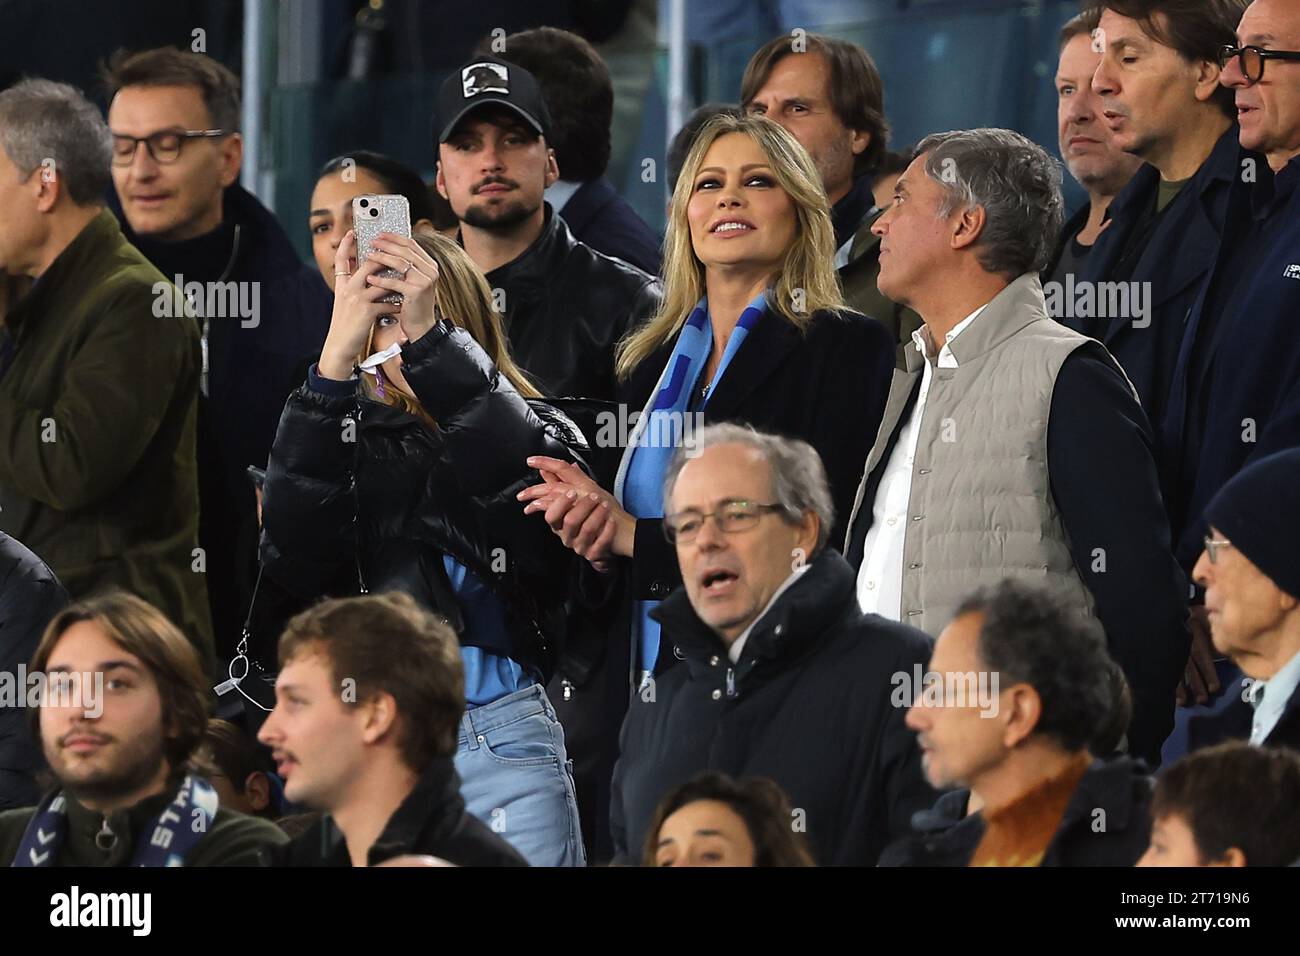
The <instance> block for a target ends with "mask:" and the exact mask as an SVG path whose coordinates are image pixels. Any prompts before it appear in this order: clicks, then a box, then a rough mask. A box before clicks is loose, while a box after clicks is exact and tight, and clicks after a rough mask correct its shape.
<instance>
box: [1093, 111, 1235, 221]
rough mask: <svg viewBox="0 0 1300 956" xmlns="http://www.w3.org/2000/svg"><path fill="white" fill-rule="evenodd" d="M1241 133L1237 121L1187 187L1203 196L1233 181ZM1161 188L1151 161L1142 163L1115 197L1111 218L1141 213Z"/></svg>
mask: <svg viewBox="0 0 1300 956" xmlns="http://www.w3.org/2000/svg"><path fill="white" fill-rule="evenodd" d="M1240 136H1241V130H1240V128H1239V127H1238V126H1237V124H1236V123H1235V122H1234V123H1233V124H1232V125H1231V126H1229V127H1228V129H1227V131H1226V132H1225V133H1224V134H1223V135H1222V136H1220V137H1219V139H1218V142H1216V143H1215V144H1214V149H1212V150H1211V151H1210V155H1209V156H1208V157H1206V160H1205V162H1203V163H1201V167H1200V169H1198V170H1197V171H1196V173H1195V175H1194V176H1192V181H1191V182H1190V183H1188V184H1187V185H1186V186H1185V187H1184V189H1187V190H1189V191H1190V192H1191V193H1192V194H1194V195H1196V196H1197V197H1200V196H1202V195H1204V193H1205V192H1206V190H1208V189H1209V188H1210V187H1211V186H1213V185H1214V184H1215V183H1231V182H1233V181H1234V180H1235V179H1236V178H1237V170H1238V166H1237V154H1238V151H1239V149H1240ZM1159 188H1160V171H1159V170H1157V169H1156V168H1155V167H1154V166H1152V165H1150V164H1146V165H1144V166H1142V167H1141V168H1140V169H1139V170H1138V171H1137V173H1135V174H1134V176H1133V178H1132V180H1130V181H1129V184H1128V185H1127V186H1125V187H1124V188H1123V189H1122V190H1121V191H1120V194H1119V195H1118V196H1116V197H1115V200H1114V202H1113V203H1112V204H1111V209H1110V213H1111V216H1112V218H1120V217H1124V218H1125V219H1128V218H1129V217H1130V216H1136V215H1137V214H1140V213H1141V212H1142V211H1143V210H1144V209H1145V208H1146V206H1147V205H1150V204H1153V203H1154V202H1155V194H1156V190H1157V189H1159Z"/></svg>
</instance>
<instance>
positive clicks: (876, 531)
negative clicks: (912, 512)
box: [858, 303, 987, 621]
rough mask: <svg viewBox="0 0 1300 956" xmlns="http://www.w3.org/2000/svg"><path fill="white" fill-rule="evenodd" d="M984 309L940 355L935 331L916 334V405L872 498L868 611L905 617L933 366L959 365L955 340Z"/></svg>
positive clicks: (861, 588)
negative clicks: (916, 483) (921, 360)
mask: <svg viewBox="0 0 1300 956" xmlns="http://www.w3.org/2000/svg"><path fill="white" fill-rule="evenodd" d="M985 308H987V303H986V304H985V305H982V306H980V307H979V308H978V309H976V310H975V311H974V312H972V313H971V314H970V315H968V316H966V318H964V319H962V320H961V321H960V322H958V323H957V324H956V325H955V326H953V329H952V331H951V332H949V333H948V334H947V335H946V336H945V337H944V342H943V348H942V349H940V350H939V357H938V359H937V360H934V359H933V358H932V355H931V353H932V352H933V348H932V343H931V342H930V330H929V329H928V328H927V327H926V326H921V328H919V329H917V330H916V331H915V332H913V333H912V341H913V342H915V343H916V347H917V349H918V350H919V351H920V353H921V355H923V356H924V357H925V360H926V361H925V367H924V369H923V370H922V372H921V391H920V392H919V393H918V394H917V396H916V406H915V407H914V408H913V409H912V415H911V417H910V418H908V420H907V423H906V424H904V425H903V428H902V430H901V431H900V432H899V433H898V441H897V443H896V444H895V445H894V451H893V453H892V454H890V456H889V461H888V462H887V463H886V464H885V471H884V473H883V474H882V475H881V476H880V485H879V487H878V488H877V489H876V499H875V501H873V502H872V503H871V528H870V529H869V530H868V531H867V540H866V541H865V542H864V544H863V547H862V566H861V567H860V568H859V569H858V603H859V604H861V605H862V610H863V611H865V612H866V613H868V614H879V615H881V616H882V617H887V618H889V619H890V620H894V621H897V620H899V619H900V618H901V617H902V603H903V539H904V537H905V535H906V534H907V503H908V500H909V499H910V498H911V495H912V460H913V459H914V458H915V457H916V443H917V440H918V439H919V438H920V437H921V418H922V416H924V415H925V397H926V395H928V394H929V392H930V379H931V378H932V376H933V375H934V366H935V365H937V366H938V367H939V368H956V367H957V357H956V356H955V355H953V354H952V349H951V348H950V346H951V345H952V342H953V339H955V338H957V336H959V335H961V333H962V332H963V331H965V329H966V327H967V326H968V325H970V324H971V323H972V322H974V321H975V319H976V318H977V317H978V316H979V314H980V313H981V312H983V311H984V309H985Z"/></svg>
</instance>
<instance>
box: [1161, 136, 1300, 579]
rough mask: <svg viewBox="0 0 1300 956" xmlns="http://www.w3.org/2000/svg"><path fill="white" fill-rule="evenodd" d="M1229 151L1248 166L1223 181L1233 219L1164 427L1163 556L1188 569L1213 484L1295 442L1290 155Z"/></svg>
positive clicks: (1296, 195) (1296, 209) (1297, 205)
mask: <svg viewBox="0 0 1300 956" xmlns="http://www.w3.org/2000/svg"><path fill="white" fill-rule="evenodd" d="M1240 157H1241V160H1240V162H1241V163H1245V162H1247V161H1248V160H1249V161H1252V162H1254V163H1255V164H1256V166H1255V169H1256V175H1255V176H1254V177H1253V178H1252V180H1251V181H1250V182H1244V181H1242V177H1240V176H1238V177H1237V178H1236V180H1235V181H1234V183H1233V186H1232V202H1231V207H1232V209H1233V210H1234V214H1239V212H1238V211H1244V213H1240V214H1242V215H1243V218H1244V219H1245V222H1240V223H1239V222H1234V223H1232V224H1231V225H1232V227H1233V228H1234V232H1233V233H1231V234H1230V235H1229V237H1227V238H1225V241H1224V244H1223V246H1222V248H1221V249H1220V250H1219V258H1218V261H1217V264H1216V266H1215V270H1214V274H1213V278H1212V279H1211V280H1210V281H1209V282H1207V283H1206V285H1205V287H1204V288H1203V289H1202V291H1201V295H1200V297H1199V298H1198V300H1197V302H1196V305H1195V307H1194V308H1193V310H1192V315H1191V317H1190V318H1189V319H1188V323H1187V328H1188V332H1187V341H1186V342H1184V344H1183V350H1182V353H1181V355H1180V356H1179V364H1178V368H1177V370H1176V373H1175V382H1174V386H1175V388H1174V393H1173V401H1172V402H1171V406H1170V414H1169V417H1168V420H1167V421H1166V424H1165V436H1164V439H1165V445H1166V446H1167V448H1168V451H1167V452H1166V459H1167V460H1169V461H1170V462H1171V463H1176V467H1175V465H1173V464H1171V466H1170V468H1169V471H1170V477H1169V479H1168V486H1169V487H1168V490H1167V493H1166V497H1167V498H1168V499H1169V503H1170V511H1171V517H1172V520H1171V524H1172V526H1173V530H1174V534H1175V538H1174V543H1175V552H1174V553H1175V554H1176V556H1177V557H1178V560H1179V561H1180V562H1181V563H1182V565H1183V567H1184V568H1186V569H1188V570H1190V569H1191V568H1192V567H1193V566H1194V565H1195V564H1196V559H1197V558H1199V557H1200V555H1201V551H1202V549H1203V544H1202V542H1203V539H1204V537H1205V535H1206V533H1207V532H1208V530H1209V529H1208V527H1207V526H1206V524H1205V520H1204V517H1203V516H1204V512H1205V507H1206V506H1207V505H1208V504H1209V503H1210V500H1211V499H1212V498H1213V497H1214V496H1215V494H1217V493H1218V491H1219V489H1221V488H1222V487H1223V486H1224V485H1225V484H1227V482H1228V481H1229V479H1231V478H1232V477H1233V476H1234V475H1235V474H1237V472H1239V471H1240V470H1241V469H1242V468H1245V467H1246V466H1247V465H1249V464H1251V463H1252V462H1255V461H1258V460H1259V459H1260V458H1263V457H1265V456H1267V455H1271V454H1274V453H1275V452H1279V451H1283V450H1285V449H1288V448H1297V447H1300V335H1297V334H1296V332H1297V326H1296V316H1297V314H1298V313H1300V281H1298V280H1300V160H1292V161H1291V162H1290V164H1288V165H1287V166H1286V167H1285V168H1283V170H1282V171H1281V172H1280V173H1278V174H1277V175H1274V174H1273V172H1272V171H1271V170H1270V169H1269V167H1268V164H1267V163H1266V162H1265V161H1264V159H1263V157H1261V156H1259V155H1258V154H1250V153H1248V152H1247V151H1245V150H1242V151H1241V153H1240ZM1239 165H1240V164H1239ZM1211 311H1212V312H1213V314H1210V313H1211ZM1296 480H1297V481H1300V475H1297V476H1296Z"/></svg>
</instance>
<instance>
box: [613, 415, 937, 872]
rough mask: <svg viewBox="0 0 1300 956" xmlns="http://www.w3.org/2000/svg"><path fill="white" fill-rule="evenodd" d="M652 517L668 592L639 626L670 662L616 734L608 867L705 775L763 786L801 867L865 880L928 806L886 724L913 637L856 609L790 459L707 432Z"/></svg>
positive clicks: (805, 452) (914, 752) (811, 477)
mask: <svg viewBox="0 0 1300 956" xmlns="http://www.w3.org/2000/svg"><path fill="white" fill-rule="evenodd" d="M664 500H665V502H666V503H667V510H668V515H667V516H666V517H665V519H664V527H665V530H666V533H667V534H668V536H669V539H670V540H672V541H673V543H674V545H675V547H676V551H677V560H678V562H679V564H680V565H681V571H682V580H683V583H684V585H685V586H684V587H683V588H679V589H678V590H677V591H676V592H675V593H674V594H673V595H672V596H671V597H669V598H668V599H667V600H666V601H664V602H663V604H661V605H660V606H659V608H658V609H656V610H655V611H654V612H652V613H653V616H654V617H656V619H658V620H659V622H660V623H661V624H662V625H663V640H664V642H665V646H672V647H673V654H672V655H667V654H663V655H660V659H659V660H658V661H657V662H656V665H655V674H654V677H653V678H652V679H649V680H647V681H646V682H644V683H643V684H642V686H641V688H640V690H639V691H638V692H637V693H636V694H635V695H634V696H633V698H632V701H631V704H630V706H629V709H628V714H627V718H626V720H625V721H624V724H623V731H622V735H621V739H620V742H621V755H620V758H619V762H618V765H617V767H616V768H615V771H614V786H613V796H612V800H611V814H610V815H611V829H612V831H613V836H614V848H615V853H616V857H617V858H618V859H620V860H630V859H636V858H637V857H639V856H640V855H641V853H642V851H643V849H644V843H645V840H646V837H647V829H648V827H649V825H650V821H651V819H652V816H653V814H654V810H655V806H656V804H657V803H658V801H659V799H660V798H661V797H662V796H663V794H664V793H666V792H667V791H668V790H670V789H672V788H673V787H675V786H677V785H678V784H681V783H684V782H685V781H687V780H689V779H691V778H692V777H694V776H695V775H696V774H697V773H699V772H701V771H704V770H719V771H722V772H725V773H729V774H732V775H736V776H747V775H757V776H763V777H769V778H771V779H772V780H774V781H776V783H777V784H779V785H780V786H781V787H782V789H784V790H785V791H786V793H787V794H789V795H790V800H791V805H792V806H793V807H794V808H795V816H794V818H793V819H792V820H791V821H790V823H791V826H792V827H794V828H795V829H796V830H798V831H799V832H803V833H806V834H807V838H808V842H809V845H810V847H811V848H812V850H813V854H814V856H815V857H816V859H817V862H818V863H819V864H821V865H836V864H838V865H859V866H870V865H873V864H874V863H875V862H876V858H877V857H878V856H879V854H880V851H881V849H882V848H883V847H884V845H885V844H886V843H887V842H889V840H891V839H893V838H896V837H898V836H899V835H901V834H903V833H906V832H908V828H909V825H910V820H911V815H912V813H913V812H915V811H917V810H920V809H922V808H924V807H926V806H929V805H930V804H931V803H933V800H934V791H933V790H931V789H930V786H929V784H927V783H926V782H925V780H924V778H923V775H922V772H921V762H920V758H921V755H920V751H919V749H918V748H917V746H916V740H915V738H914V736H913V735H912V734H911V733H910V732H909V731H908V730H907V728H906V726H905V725H904V723H903V721H904V718H905V716H906V708H907V706H908V705H910V703H911V701H912V695H911V694H910V693H908V689H909V688H910V687H911V686H912V684H913V683H914V681H915V679H916V678H917V677H919V675H920V673H921V672H922V671H923V670H924V666H925V662H926V660H927V659H928V657H929V653H930V640H929V638H928V637H926V636H925V635H924V634H922V633H921V632H920V631H917V630H914V629H913V628H910V627H907V626H905V625H902V624H897V623H893V622H889V621H886V620H884V619H883V618H880V617H876V616H875V615H866V614H863V613H862V611H861V610H860V609H859V608H858V604H857V598H856V596H855V591H854V574H853V569H852V568H851V567H849V565H848V564H847V563H846V562H845V561H844V559H843V558H842V557H840V555H839V554H838V553H837V552H836V551H835V550H834V549H832V548H828V547H826V541H827V538H828V536H829V534H830V528H831V524H832V523H833V521H834V515H833V513H832V512H833V510H834V509H833V505H832V503H831V496H830V490H829V487H828V485H827V481H826V472H825V469H824V467H823V466H822V463H821V460H820V459H819V458H818V457H817V453H816V451H814V450H813V448H812V447H811V446H810V445H808V444H806V443H805V442H802V441H799V440H796V439H788V438H782V437H778V436H774V435H766V434H763V433H761V432H756V431H754V430H752V429H750V428H748V427H744V426H740V425H733V424H723V425H711V426H709V427H707V428H705V429H704V430H703V431H702V432H701V433H700V435H699V441H698V443H697V447H696V449H695V451H694V452H690V451H688V450H686V449H682V450H679V451H678V452H677V455H676V457H675V458H674V460H673V463H672V464H671V466H670V467H669V469H668V472H667V475H666V476H665V479H664ZM665 658H668V661H665ZM673 658H676V659H677V660H680V663H676V661H674V660H673ZM669 663H674V664H675V666H671V667H670V666H668V664H669ZM900 685H906V686H900Z"/></svg>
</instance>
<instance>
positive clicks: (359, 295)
mask: <svg viewBox="0 0 1300 956" xmlns="http://www.w3.org/2000/svg"><path fill="white" fill-rule="evenodd" d="M375 248H376V249H377V250H378V251H377V252H376V253H375V254H374V255H373V256H372V257H371V258H370V259H368V260H367V261H366V262H364V263H361V264H360V265H359V266H358V265H357V264H356V263H355V261H354V259H353V256H354V255H355V251H354V250H355V237H354V236H353V234H352V233H351V232H350V231H349V232H348V233H347V235H346V236H344V238H343V241H342V242H341V244H340V245H339V248H338V251H337V255H336V257H335V260H334V271H335V273H337V276H336V280H337V281H336V282H335V285H334V313H333V317H332V319H331V323H330V330H329V335H328V336H327V338H326V340H325V347H324V348H323V349H322V351H321V356H320V362H319V363H318V364H317V365H316V366H314V367H313V368H312V369H311V371H310V373H309V376H308V382H307V384H306V385H305V386H303V387H302V388H299V389H298V390H297V391H296V392H294V394H293V395H292V396H291V397H290V399H289V402H288V404H287V405H286V406H285V411H284V415H283V417H282V419H281V421H280V428H279V431H278V433H277V434H276V439H275V444H274V446H273V447H272V449H271V458H270V463H269V466H268V468H267V476H266V491H265V501H264V506H263V521H264V527H265V533H264V536H263V540H262V558H263V566H264V573H265V574H266V575H267V576H269V577H271V578H272V579H274V580H275V582H276V583H277V584H278V585H279V586H280V587H282V588H285V589H287V590H289V591H290V592H291V593H293V594H294V595H295V596H297V597H298V598H303V599H314V598H317V597H320V596H323V595H331V596H335V595H343V594H355V593H358V592H362V593H364V592H366V591H374V592H380V591H403V592H405V593H407V594H410V595H411V596H412V597H414V598H415V599H416V600H417V601H419V602H420V603H421V604H423V605H424V606H426V607H428V608H430V609H432V610H434V611H436V612H438V613H439V614H441V615H443V616H444V617H446V618H447V619H448V620H449V621H450V622H451V624H452V626H453V627H454V628H455V629H456V631H457V633H458V634H459V636H460V642H461V656H462V660H463V663H464V671H465V674H464V676H465V698H466V704H467V707H466V712H465V715H464V717H463V718H462V723H461V734H460V746H459V750H458V752H457V755H456V761H455V762H456V770H457V772H458V773H459V775H460V778H461V792H462V794H463V796H464V798H465V802H466V805H467V806H468V808H469V810H470V812H471V813H473V814H475V815H476V816H478V817H480V818H481V819H483V820H484V821H485V822H487V823H488V824H489V825H491V826H493V828H494V829H495V830H497V832H499V833H501V835H502V836H503V837H505V838H506V839H507V840H509V841H510V842H511V843H512V844H513V845H514V846H515V848H516V849H517V850H519V852H520V853H522V854H523V855H524V856H525V857H526V858H527V859H528V860H529V862H531V863H533V864H541V865H551V866H555V865H581V864H582V863H583V862H584V860H585V854H584V850H583V846H582V842H581V838H580V831H579V827H578V818H577V806H576V803H575V798H574V791H573V781H572V778H571V776H570V774H569V772H568V769H567V760H568V757H567V754H566V750H565V745H564V732H563V730H562V729H561V728H560V725H559V723H558V722H557V721H556V719H555V712H554V710H553V708H552V707H551V704H550V701H549V700H548V699H547V696H546V693H545V691H544V689H543V684H544V682H545V680H546V678H547V677H548V675H549V672H550V669H551V664H552V655H553V650H552V648H553V647H554V646H555V644H556V642H557V641H558V638H559V633H560V625H561V623H562V617H563V613H564V609H563V601H564V595H565V584H566V580H567V574H568V571H569V560H568V559H569V558H570V556H571V555H570V552H568V551H566V550H565V549H564V548H563V547H562V546H561V545H560V543H559V542H557V541H556V540H555V537H554V536H553V535H552V534H551V533H550V531H548V530H547V529H546V528H545V527H544V526H541V527H539V525H540V522H537V521H535V520H533V519H530V518H526V517H524V516H522V515H520V514H519V512H518V510H517V506H516V505H515V503H514V501H513V495H514V494H515V492H517V491H518V490H519V489H520V488H522V487H524V486H525V485H527V484H528V483H529V482H531V481H535V480H536V472H533V471H531V470H530V469H529V468H527V467H526V466H525V465H524V460H525V458H527V457H529V456H531V455H542V456H546V457H547V458H548V460H549V459H550V458H551V457H554V458H555V459H556V460H569V459H571V452H570V451H569V446H570V445H576V444H578V443H579V442H580V441H581V437H580V436H579V435H577V434H576V432H575V431H574V430H573V428H572V425H571V423H569V422H568V420H567V419H565V418H564V416H563V415H561V414H560V413H559V412H557V411H556V410H554V409H553V408H551V407H549V406H547V405H545V404H544V403H542V402H541V401H538V400H537V391H536V389H535V388H534V387H533V386H532V385H531V384H530V383H529V381H528V380H527V379H526V378H525V377H524V375H523V374H522V373H521V372H520V371H519V369H518V367H517V366H516V365H515V364H514V362H513V361H511V359H510V355H509V353H508V351H507V349H506V339H505V334H504V332H503V330H502V327H501V321H500V318H499V317H498V316H497V314H496V313H495V312H493V310H492V303H491V291H490V290H489V289H488V287H487V282H486V281H485V280H484V279H483V276H482V274H481V273H479V272H478V270H477V269H476V268H475V266H474V264H473V263H472V262H471V261H470V259H469V257H468V256H467V255H466V254H465V252H464V250H462V249H461V248H460V247H459V246H458V245H456V243H454V242H452V241H451V240H449V239H447V238H445V237H443V236H441V235H432V236H423V235H422V236H420V237H419V238H417V239H414V240H412V239H406V238H403V237H400V236H393V235H385V236H383V237H381V238H380V239H379V240H377V241H376V242H375ZM385 267H390V268H393V269H395V270H397V271H398V272H400V273H402V276H401V277H400V278H397V279H388V278H384V277H381V276H379V275H377V273H378V272H379V270H381V269H383V268H385ZM388 292H399V293H401V294H402V295H403V296H404V297H405V298H404V300H403V302H402V303H401V304H400V305H398V306H393V305H388V304H385V303H382V302H379V301H378V299H379V298H380V297H381V296H383V295H385V294H386V293H388ZM530 399H531V401H530ZM343 676H347V675H340V677H341V678H342V677H343ZM351 676H355V677H356V679H357V681H358V683H361V682H362V681H363V679H364V675H351ZM289 771H290V772H291V773H293V774H295V775H299V774H302V775H307V774H311V773H312V768H311V767H307V766H301V765H296V764H294V763H292V762H290V764H289Z"/></svg>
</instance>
